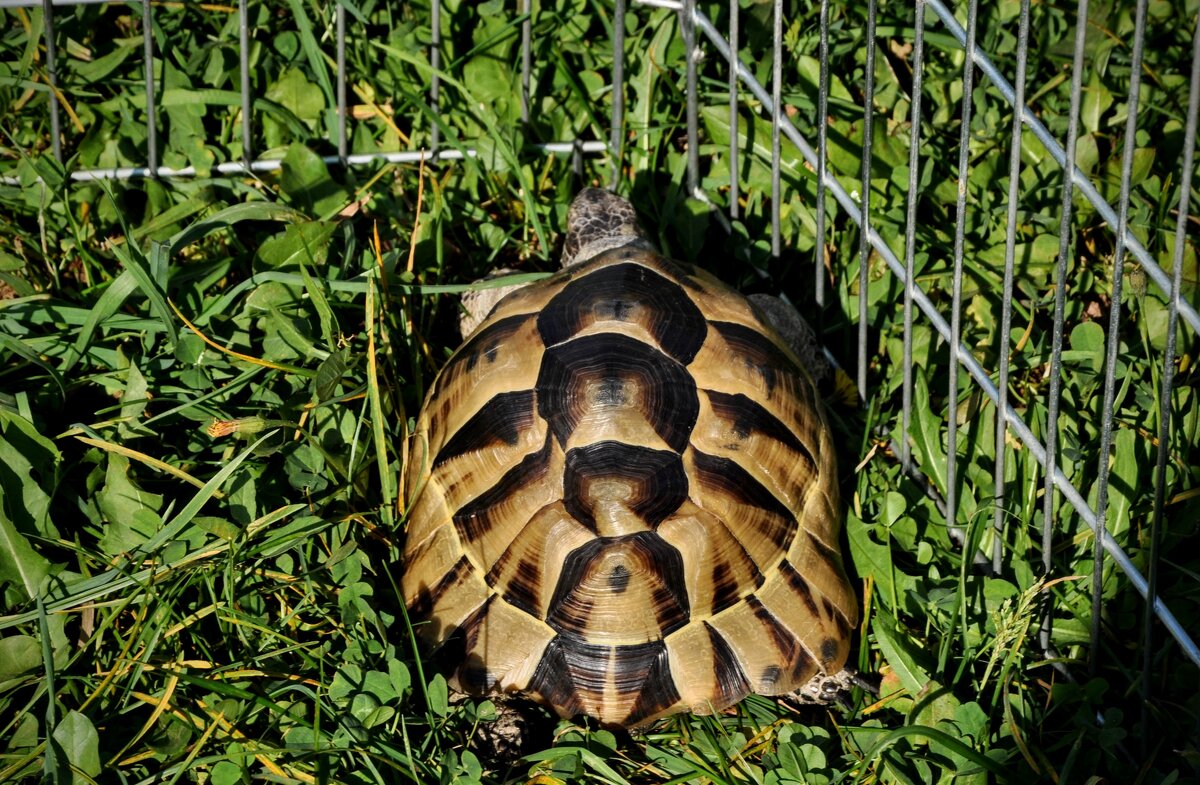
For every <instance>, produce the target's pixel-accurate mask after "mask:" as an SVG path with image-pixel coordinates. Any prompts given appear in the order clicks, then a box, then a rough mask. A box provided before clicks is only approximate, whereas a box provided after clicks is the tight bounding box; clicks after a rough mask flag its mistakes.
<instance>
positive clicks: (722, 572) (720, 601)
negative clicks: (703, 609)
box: [709, 559, 762, 616]
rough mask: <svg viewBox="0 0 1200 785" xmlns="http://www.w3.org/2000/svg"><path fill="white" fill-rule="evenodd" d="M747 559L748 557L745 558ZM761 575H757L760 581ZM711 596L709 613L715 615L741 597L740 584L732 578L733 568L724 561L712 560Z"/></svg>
mask: <svg viewBox="0 0 1200 785" xmlns="http://www.w3.org/2000/svg"><path fill="white" fill-rule="evenodd" d="M747 561H749V559H747ZM761 579H762V576H761V575H760V576H759V580H760V582H761ZM712 582H713V598H712V607H711V608H710V609H709V613H711V614H712V615H714V616H715V615H716V614H718V613H720V612H721V611H723V610H725V609H726V608H728V607H729V606H730V605H733V604H734V603H736V602H737V601H738V600H740V599H741V588H742V587H741V586H739V585H738V582H737V580H735V579H734V575H733V570H731V569H730V567H729V563H728V562H726V561H723V560H721V561H713V566H712Z"/></svg>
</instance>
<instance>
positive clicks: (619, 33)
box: [608, 0, 625, 188]
mask: <svg viewBox="0 0 1200 785" xmlns="http://www.w3.org/2000/svg"><path fill="white" fill-rule="evenodd" d="M610 119H611V120H612V130H611V132H610V133H609V137H608V147H609V150H608V154H609V155H611V156H612V187H613V188H616V187H617V183H619V182H621V168H622V166H623V165H624V163H625V132H624V125H625V0H617V2H616V7H615V9H614V10H613V89H612V116H611V118H610Z"/></svg>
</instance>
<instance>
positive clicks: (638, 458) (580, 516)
mask: <svg viewBox="0 0 1200 785" xmlns="http://www.w3.org/2000/svg"><path fill="white" fill-rule="evenodd" d="M604 477H614V478H618V479H621V480H624V481H626V482H628V483H630V484H631V485H632V486H633V488H634V492H633V498H632V499H631V503H630V504H629V507H630V509H631V510H633V512H634V513H635V514H636V515H637V516H638V517H640V518H641V519H642V520H644V521H646V523H647V524H649V525H650V526H657V525H658V524H659V523H661V522H662V521H663V520H664V519H666V517H667V516H669V515H670V514H671V513H673V512H675V511H676V510H678V509H679V505H681V504H683V502H684V500H685V499H687V493H688V481H687V474H686V473H685V472H684V469H683V461H682V460H681V459H680V457H679V455H678V454H677V453H673V452H671V451H669V450H652V449H650V448H647V447H637V446H634V445H632V444H625V443H623V442H612V441H609V442H597V443H595V444H589V445H587V446H585V447H577V448H575V449H572V450H570V451H569V452H568V453H567V462H566V469H565V471H564V475H563V505H564V506H565V507H566V509H567V512H568V513H570V514H571V515H572V516H573V517H574V518H575V519H576V520H578V521H579V522H580V523H582V524H584V525H585V526H587V527H588V528H591V529H592V530H595V525H596V521H595V517H594V516H593V514H592V506H591V505H592V503H593V502H594V501H595V500H593V499H589V498H587V494H586V488H587V485H588V483H589V482H595V481H596V480H599V479H601V478H604Z"/></svg>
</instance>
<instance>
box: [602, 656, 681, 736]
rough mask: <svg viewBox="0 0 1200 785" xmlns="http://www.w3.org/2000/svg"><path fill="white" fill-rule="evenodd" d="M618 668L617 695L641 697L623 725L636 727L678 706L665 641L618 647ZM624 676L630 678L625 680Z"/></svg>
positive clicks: (677, 697)
mask: <svg viewBox="0 0 1200 785" xmlns="http://www.w3.org/2000/svg"><path fill="white" fill-rule="evenodd" d="M615 664H616V671H617V691H618V692H621V691H627V692H632V691H635V690H638V691H640V693H641V694H640V695H638V699H637V701H636V702H635V703H634V704H633V709H632V710H630V712H629V716H628V717H626V718H625V721H624V722H623V723H621V724H622V725H625V726H632V725H637V724H638V723H639V722H641V721H642V720H645V719H647V718H648V717H653V716H654V715H655V714H659V713H660V712H663V711H666V710H667V709H669V708H671V707H672V706H674V705H675V704H676V703H678V702H679V690H678V689H677V688H676V687H675V678H674V676H672V674H671V663H670V660H669V659H668V658H667V647H666V644H664V643H663V642H662V641H651V642H650V643H645V644H641V645H639V646H618V647H617V656H616V663H615ZM625 673H629V674H630V676H629V677H628V678H626V677H625V676H624V674H625ZM643 674H644V675H643Z"/></svg>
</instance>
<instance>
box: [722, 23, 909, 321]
mask: <svg viewBox="0 0 1200 785" xmlns="http://www.w3.org/2000/svg"><path fill="white" fill-rule="evenodd" d="M922 1H923V0H917V2H922ZM734 2H736V0H734ZM819 55H820V61H821V74H820V77H819V79H820V84H819V85H818V86H817V241H816V245H815V246H814V256H815V258H814V260H813V262H814V264H813V268H814V269H813V279H814V280H813V297H814V299H815V300H816V302H817V307H818V308H820V307H822V306H824V305H825V170H826V166H827V164H826V161H827V160H828V158H829V145H828V137H829V0H821V43H820V49H819Z"/></svg>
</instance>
